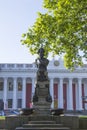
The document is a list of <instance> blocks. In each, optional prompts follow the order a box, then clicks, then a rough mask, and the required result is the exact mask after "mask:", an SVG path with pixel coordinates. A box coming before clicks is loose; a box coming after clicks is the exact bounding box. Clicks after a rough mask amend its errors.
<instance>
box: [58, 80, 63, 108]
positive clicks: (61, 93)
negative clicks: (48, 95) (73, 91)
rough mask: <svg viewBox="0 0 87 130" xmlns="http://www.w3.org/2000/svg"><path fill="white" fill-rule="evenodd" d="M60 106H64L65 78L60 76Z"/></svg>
mask: <svg viewBox="0 0 87 130" xmlns="http://www.w3.org/2000/svg"><path fill="white" fill-rule="evenodd" d="M58 102H59V108H63V79H62V78H60V84H59V100H58Z"/></svg>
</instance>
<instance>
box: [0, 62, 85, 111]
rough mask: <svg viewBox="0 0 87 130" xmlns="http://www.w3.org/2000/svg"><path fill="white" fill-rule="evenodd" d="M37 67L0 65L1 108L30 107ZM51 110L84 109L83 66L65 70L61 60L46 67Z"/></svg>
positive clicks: (29, 65) (32, 65)
mask: <svg viewBox="0 0 87 130" xmlns="http://www.w3.org/2000/svg"><path fill="white" fill-rule="evenodd" d="M36 71H37V67H36V65H35V64H0V101H1V100H3V101H4V109H17V108H25V107H31V102H32V96H33V94H34V88H35V79H36ZM48 76H49V80H50V93H51V96H52V99H53V102H52V105H51V107H52V108H64V109H65V110H83V109H87V99H86V98H87V65H86V64H85V65H84V66H83V67H82V68H81V67H76V68H75V70H74V72H70V71H69V70H66V68H65V67H64V65H63V61H61V60H52V61H50V62H49V65H48Z"/></svg>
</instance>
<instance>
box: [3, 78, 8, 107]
mask: <svg viewBox="0 0 87 130" xmlns="http://www.w3.org/2000/svg"><path fill="white" fill-rule="evenodd" d="M3 96H4V98H3V101H4V109H6V108H7V107H8V106H7V104H8V103H7V78H6V77H5V78H4V95H3Z"/></svg>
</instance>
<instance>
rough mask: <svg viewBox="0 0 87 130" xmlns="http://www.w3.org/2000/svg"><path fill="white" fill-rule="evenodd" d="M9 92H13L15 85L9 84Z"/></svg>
mask: <svg viewBox="0 0 87 130" xmlns="http://www.w3.org/2000/svg"><path fill="white" fill-rule="evenodd" d="M8 90H9V91H13V84H12V83H11V82H9V84H8Z"/></svg>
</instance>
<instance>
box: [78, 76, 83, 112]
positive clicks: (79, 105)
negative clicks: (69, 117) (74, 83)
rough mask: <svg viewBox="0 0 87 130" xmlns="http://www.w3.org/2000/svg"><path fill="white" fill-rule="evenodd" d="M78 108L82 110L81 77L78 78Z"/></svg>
mask: <svg viewBox="0 0 87 130" xmlns="http://www.w3.org/2000/svg"><path fill="white" fill-rule="evenodd" d="M78 109H79V110H82V79H81V78H79V79H78Z"/></svg>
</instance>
